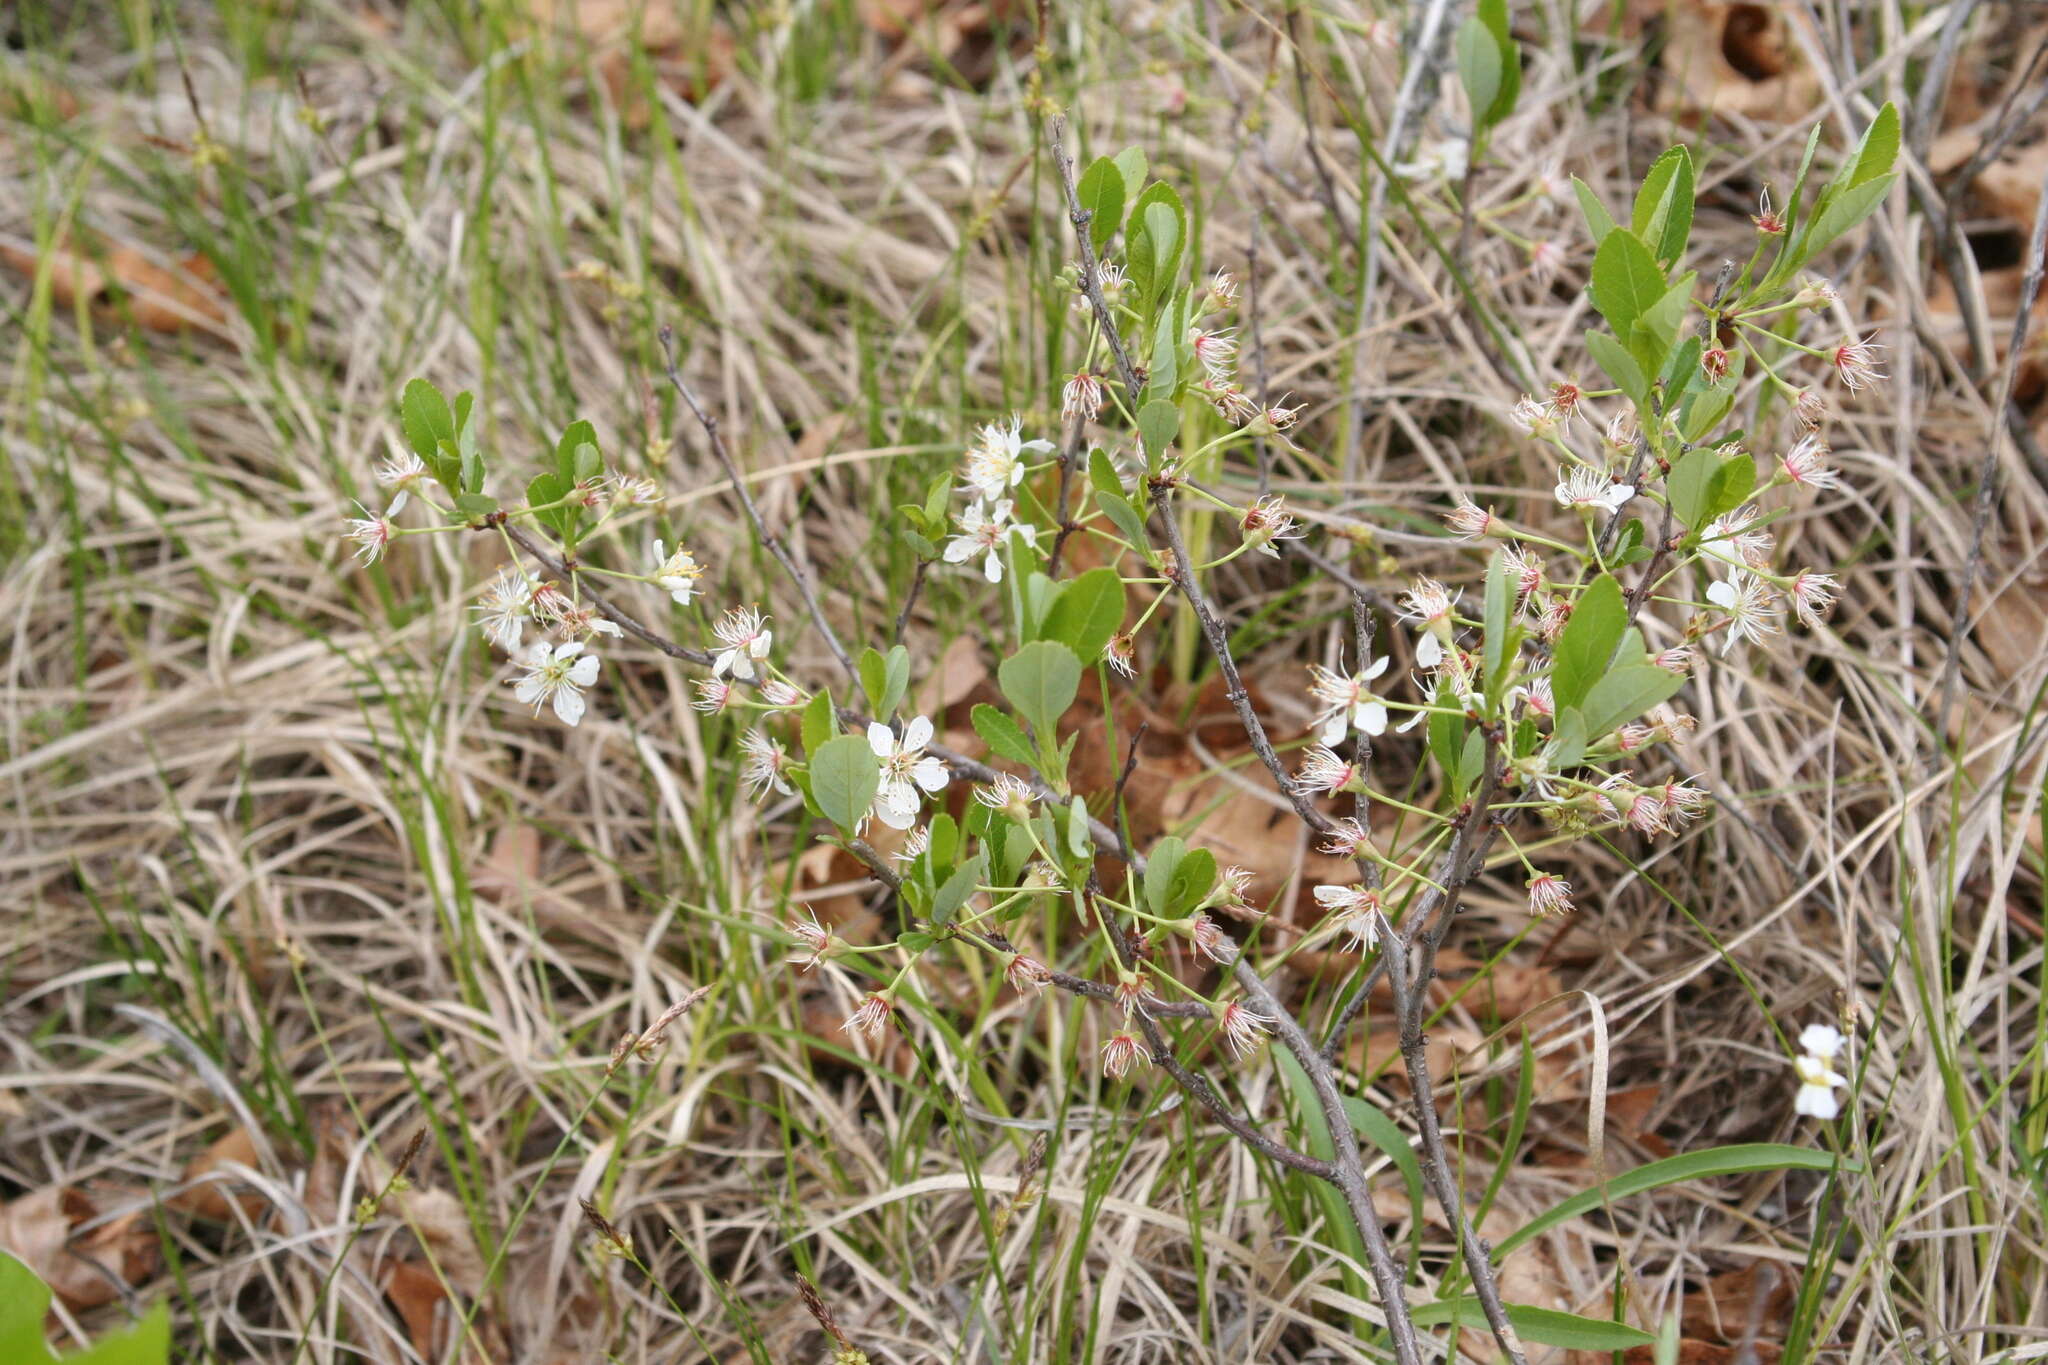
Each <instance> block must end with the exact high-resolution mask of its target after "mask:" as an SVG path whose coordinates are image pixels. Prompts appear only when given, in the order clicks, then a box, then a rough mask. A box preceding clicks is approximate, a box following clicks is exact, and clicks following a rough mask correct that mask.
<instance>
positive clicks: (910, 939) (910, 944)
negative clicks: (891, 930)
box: [896, 920, 939, 957]
mask: <svg viewBox="0 0 2048 1365" xmlns="http://www.w3.org/2000/svg"><path fill="white" fill-rule="evenodd" d="M937 922H938V921H936V920H934V921H933V923H935V924H936V923H937ZM938 941H939V940H938V936H937V935H936V934H929V933H926V932H925V931H924V930H922V929H911V930H908V931H906V932H904V933H901V934H898V935H896V946H897V947H898V948H900V949H902V950H903V951H904V952H906V953H909V954H911V955H912V956H913V957H914V956H916V955H917V954H919V953H922V952H923V951H924V950H925V949H927V948H929V947H931V946H932V945H933V944H934V943H937V942H938Z"/></svg>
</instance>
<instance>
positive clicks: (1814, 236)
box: [1786, 106, 1898, 274]
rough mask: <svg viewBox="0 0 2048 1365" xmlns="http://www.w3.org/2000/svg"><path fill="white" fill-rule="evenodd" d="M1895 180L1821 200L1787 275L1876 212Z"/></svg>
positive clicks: (1892, 177)
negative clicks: (1817, 214) (1816, 213)
mask: <svg viewBox="0 0 2048 1365" xmlns="http://www.w3.org/2000/svg"><path fill="white" fill-rule="evenodd" d="M1886 107H1887V108H1889V107H1890V106H1886ZM1897 179H1898V176H1897V175H1881V176H1879V177H1878V178H1877V179H1875V180H1871V181H1867V182H1865V183H1864V184H1861V185H1854V186H1851V187H1850V188H1848V189H1845V190H1843V191H1842V192H1841V193H1840V194H1837V195H1833V196H1830V197H1829V198H1828V199H1826V200H1824V201H1823V202H1822V204H1821V207H1820V215H1819V216H1818V217H1817V218H1815V219H1814V220H1813V226H1812V228H1811V229H1809V230H1808V232H1807V233H1806V235H1805V236H1804V237H1803V238H1801V240H1800V243H1799V248H1798V263H1797V264H1795V265H1793V266H1791V267H1790V268H1789V269H1788V270H1787V271H1786V273H1787V274H1790V273H1791V271H1792V270H1797V269H1798V268H1799V266H1801V265H1804V264H1805V263H1806V262H1808V261H1810V260H1812V259H1813V258H1814V256H1816V255H1817V254H1819V252H1820V250H1821V248H1822V247H1825V246H1827V245H1828V244H1830V243H1831V242H1833V241H1834V240H1835V239H1836V238H1837V237H1840V236H1841V235H1842V234H1843V233H1845V232H1847V231H1849V229H1851V228H1853V227H1855V226H1856V225H1857V224H1858V223H1861V222H1862V221H1863V220H1864V219H1865V218H1868V217H1869V216H1870V215H1871V214H1873V213H1875V212H1876V211H1877V209H1878V206H1879V205H1880V204H1882V203H1884V199H1885V196H1886V195H1888V194H1890V193H1891V189H1892V182H1893V181H1895V180H1897Z"/></svg>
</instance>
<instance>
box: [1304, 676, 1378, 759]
mask: <svg viewBox="0 0 2048 1365" xmlns="http://www.w3.org/2000/svg"><path fill="white" fill-rule="evenodd" d="M1390 662H1391V660H1388V659H1376V660H1374V661H1373V663H1372V664H1371V665H1370V666H1368V667H1367V668H1366V669H1364V670H1363V671H1362V672H1359V673H1355V674H1353V675H1352V676H1350V677H1348V678H1347V677H1345V676H1344V675H1343V674H1341V673H1333V672H1331V671H1330V670H1329V669H1327V668H1324V667H1323V666H1322V665H1321V664H1310V665H1309V666H1308V672H1309V684H1308V694H1309V696H1311V697H1313V698H1315V700H1316V701H1318V702H1320V703H1321V704H1322V709H1321V710H1319V711H1318V712H1317V713H1316V718H1315V720H1314V722H1313V723H1314V725H1315V726H1316V739H1317V741H1318V742H1319V743H1322V744H1332V745H1333V744H1337V743H1339V742H1341V741H1342V740H1343V738H1344V735H1345V733H1346V732H1347V731H1349V730H1353V729H1356V730H1358V731H1359V732H1361V733H1362V734H1367V735H1372V736H1374V737H1378V736H1380V735H1383V734H1385V733H1386V732H1387V708H1386V704H1385V703H1384V702H1382V701H1381V700H1380V699H1379V698H1378V697H1375V696H1374V695H1373V694H1372V693H1371V692H1370V691H1368V690H1366V684H1367V683H1369V682H1371V681H1372V680H1373V679H1374V678H1377V677H1379V675H1380V674H1382V673H1384V672H1386V671H1387V666H1388V664H1389V663H1390Z"/></svg>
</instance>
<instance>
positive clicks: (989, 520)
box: [946, 498, 1037, 583]
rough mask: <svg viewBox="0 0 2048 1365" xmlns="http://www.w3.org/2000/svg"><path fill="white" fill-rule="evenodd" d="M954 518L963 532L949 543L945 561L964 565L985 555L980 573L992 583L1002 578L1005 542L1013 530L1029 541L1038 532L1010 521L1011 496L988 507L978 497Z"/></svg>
mask: <svg viewBox="0 0 2048 1365" xmlns="http://www.w3.org/2000/svg"><path fill="white" fill-rule="evenodd" d="M955 520H956V521H958V522H959V523H960V534H959V535H957V536H955V537H954V538H953V539H951V540H949V541H947V542H946V562H947V563H948V564H965V563H966V562H967V561H968V560H970V559H972V558H974V557H975V556H976V555H982V556H985V558H984V559H983V560H982V562H981V572H982V576H983V577H984V578H986V579H988V581H989V582H991V583H1000V582H1002V581H1003V542H1004V541H1005V540H1006V539H1008V537H1009V534H1010V532H1012V531H1016V532H1018V533H1019V534H1020V535H1022V536H1023V537H1024V538H1025V539H1027V540H1035V539H1037V532H1036V531H1035V530H1033V529H1032V528H1031V527H1029V526H1026V525H1023V524H1021V523H1013V522H1011V520H1010V500H1009V499H1008V498H1003V499H1002V500H1000V501H999V502H997V503H996V505H995V506H994V507H993V508H988V509H984V508H983V507H982V505H981V499H979V498H976V499H975V500H974V501H973V502H970V503H968V504H967V506H966V508H965V509H964V510H963V511H961V513H960V514H959V516H957V517H956V518H955Z"/></svg>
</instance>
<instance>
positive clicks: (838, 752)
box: [811, 675, 1668, 833]
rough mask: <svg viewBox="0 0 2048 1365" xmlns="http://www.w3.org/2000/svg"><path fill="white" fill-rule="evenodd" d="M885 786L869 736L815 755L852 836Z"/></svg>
mask: <svg viewBox="0 0 2048 1365" xmlns="http://www.w3.org/2000/svg"><path fill="white" fill-rule="evenodd" d="M1667 676H1668V675H1667ZM881 785H882V761H881V760H880V759H878V758H876V757H875V751H874V750H873V749H871V748H869V747H868V737H867V736H866V735H841V736H839V737H838V738H837V739H828V740H826V741H825V742H824V743H823V744H821V745H819V746H818V752H817V753H815V754H813V755H812V756H811V795H812V797H813V798H814V799H816V801H817V803H818V809H819V810H821V811H823V812H824V813H825V818H826V819H827V820H830V821H831V822H832V823H833V824H835V825H837V826H839V828H840V829H842V830H845V831H846V832H848V833H852V832H853V829H854V827H855V826H856V825H858V824H859V823H860V822H861V821H862V820H863V819H865V818H866V816H867V813H868V807H869V806H871V805H873V804H874V800H875V792H876V790H877V789H878V788H879V787H880V786H881Z"/></svg>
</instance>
